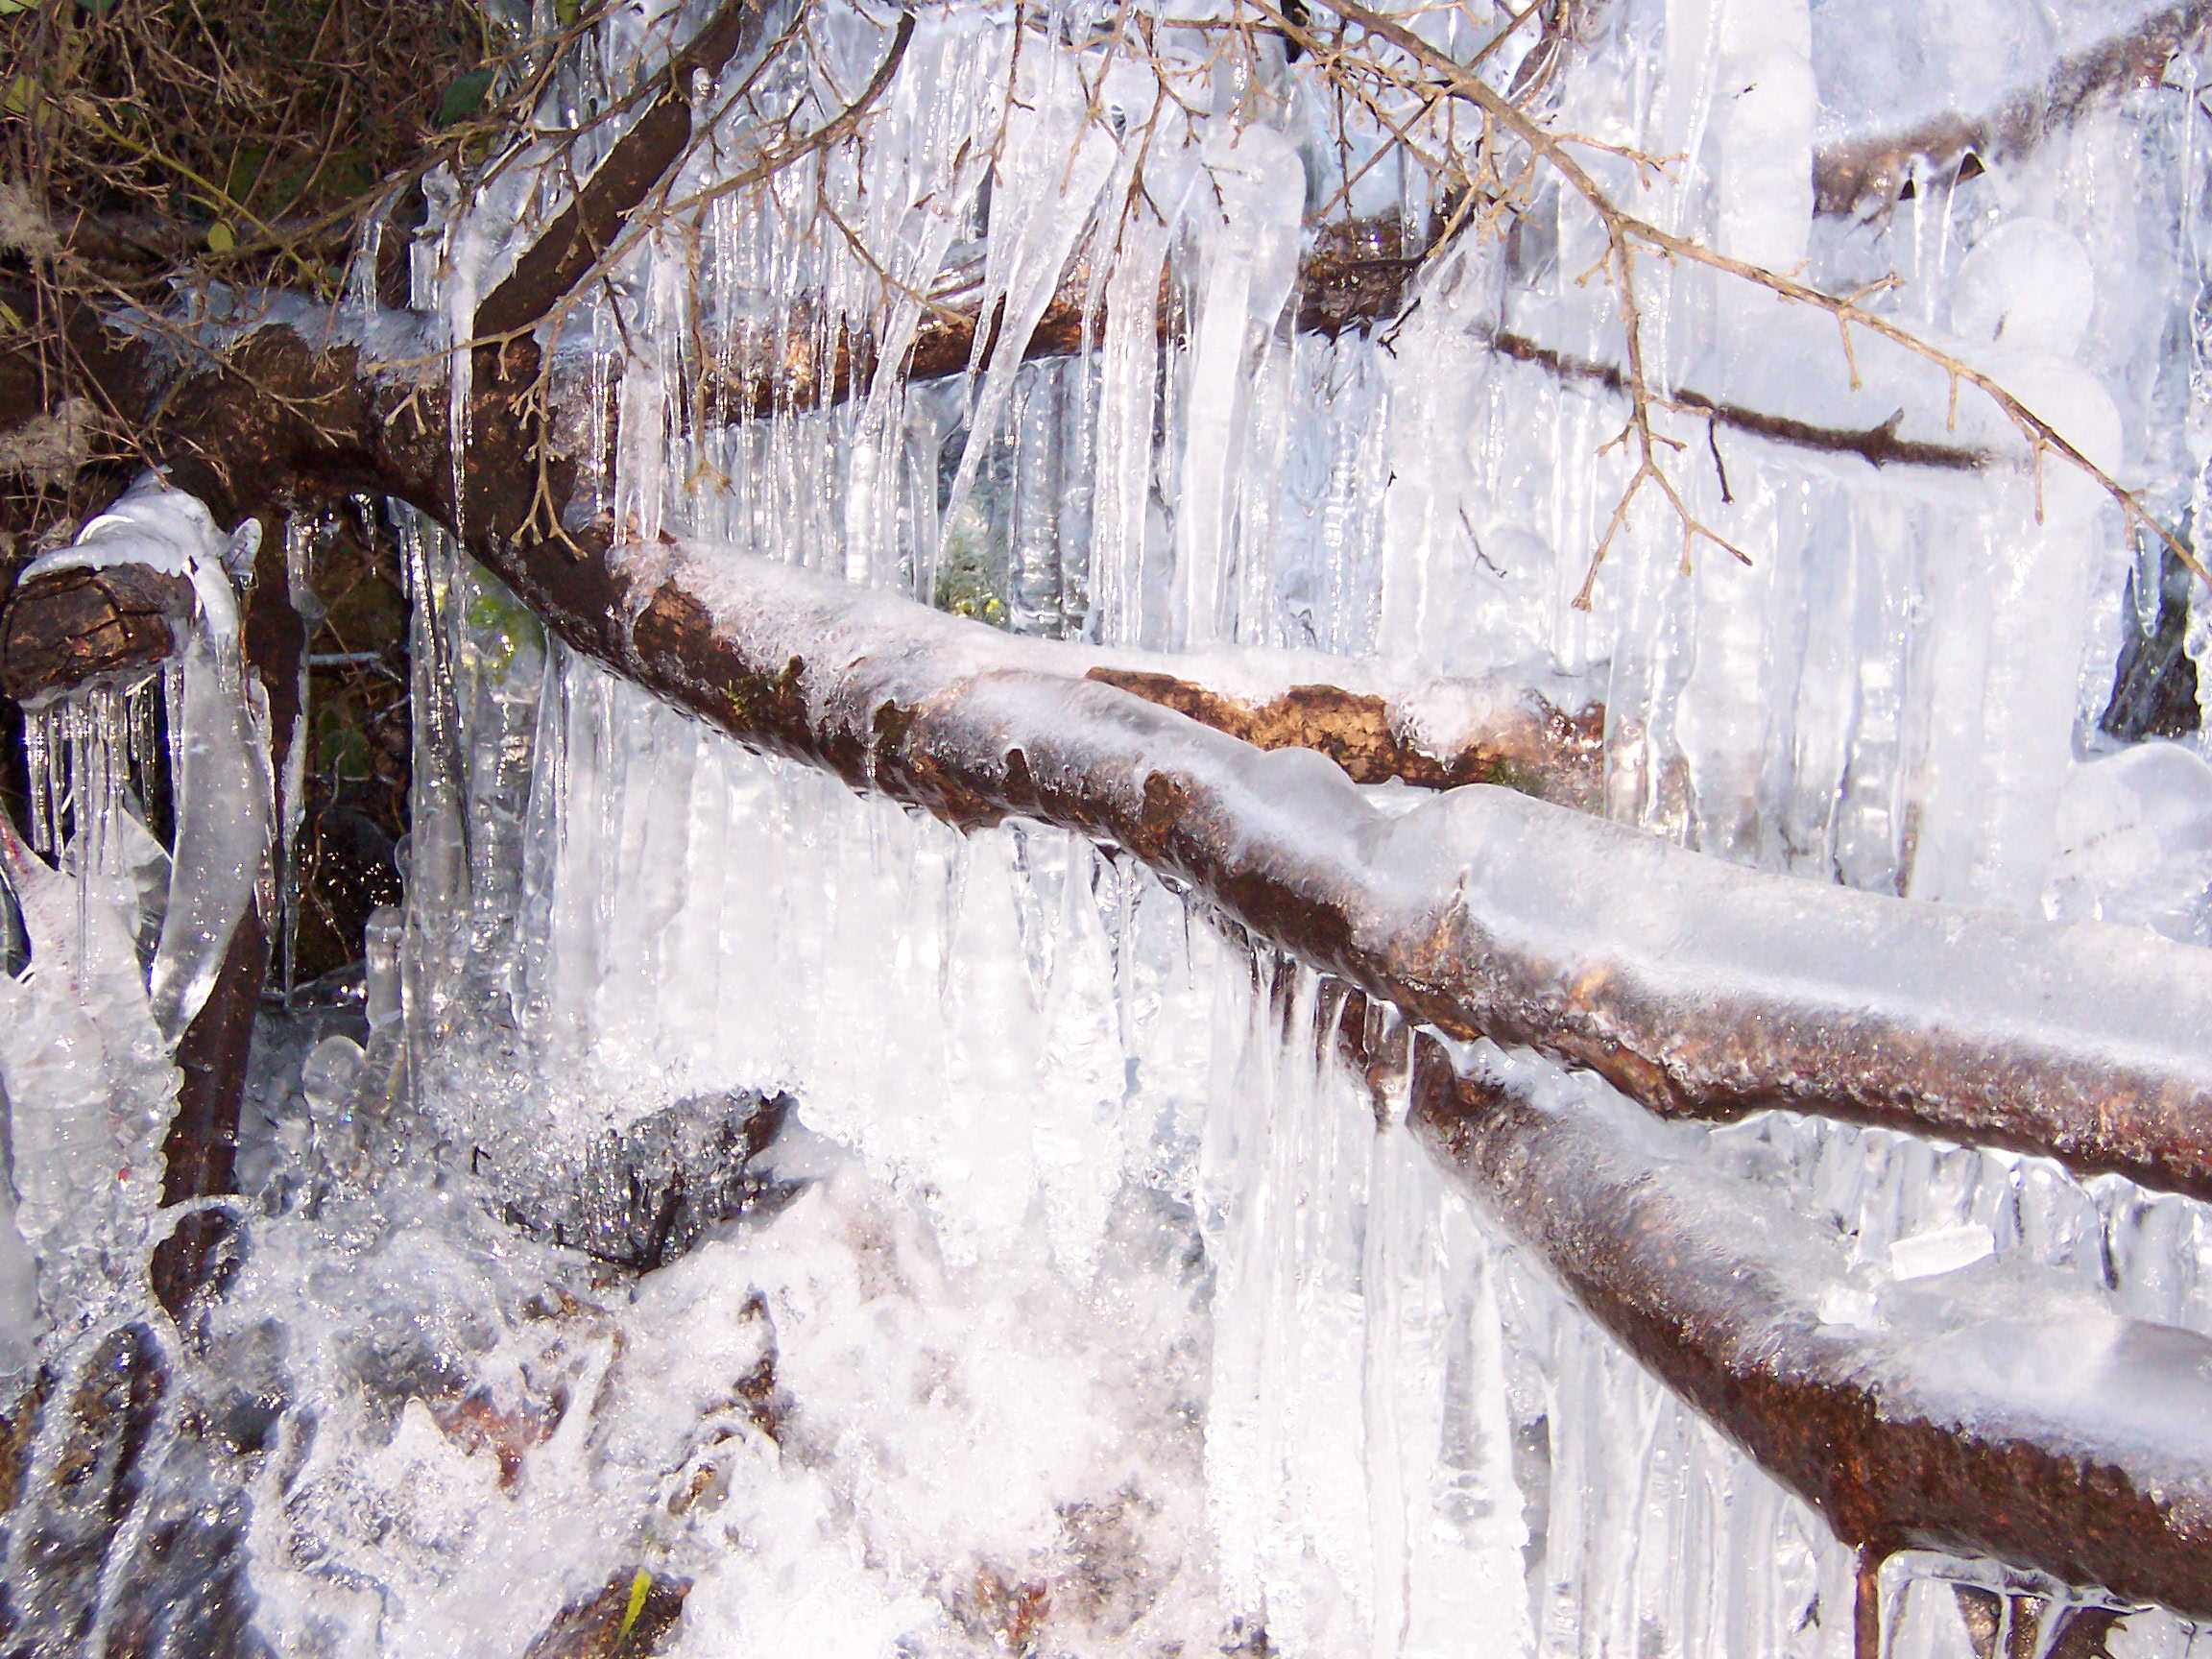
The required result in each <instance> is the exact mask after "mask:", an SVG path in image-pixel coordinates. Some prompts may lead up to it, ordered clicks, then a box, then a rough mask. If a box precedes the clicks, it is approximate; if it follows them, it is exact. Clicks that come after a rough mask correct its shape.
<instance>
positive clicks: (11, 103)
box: [0, 75, 38, 115]
mask: <svg viewBox="0 0 2212 1659" xmlns="http://www.w3.org/2000/svg"><path fill="white" fill-rule="evenodd" d="M37 97H38V88H37V85H36V84H35V83H34V82H33V81H32V79H31V77H30V76H28V75H18V76H16V77H15V79H14V80H12V81H11V82H9V83H8V95H7V97H6V98H0V104H5V105H6V106H7V109H8V113H9V114H11V115H28V114H30V113H31V106H32V105H33V104H34V103H35V102H36V100H37Z"/></svg>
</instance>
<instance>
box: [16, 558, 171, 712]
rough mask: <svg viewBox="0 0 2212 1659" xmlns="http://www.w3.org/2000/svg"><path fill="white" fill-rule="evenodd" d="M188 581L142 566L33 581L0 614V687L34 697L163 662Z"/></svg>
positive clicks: (25, 698) (19, 697)
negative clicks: (24, 599) (23, 597)
mask: <svg viewBox="0 0 2212 1659" xmlns="http://www.w3.org/2000/svg"><path fill="white" fill-rule="evenodd" d="M192 605H193V598H192V584H191V582H190V581H189V580H187V579H186V578H184V577H181V576H170V575H165V574H163V573H162V572H160V571H156V570H150V569H148V568H147V567H146V566H144V565H108V567H107V568H105V569H98V570H84V569H79V570H63V571H60V572H59V573H57V574H55V575H52V576H46V577H42V578H40V579H39V581H38V582H37V583H36V586H35V589H34V590H33V591H32V592H31V594H30V595H29V601H28V603H26V604H22V605H11V606H10V607H9V608H8V610H7V612H6V613H5V615H4V616H0V693H4V694H6V695H7V696H9V697H12V698H13V699H14V700H15V701H16V702H18V703H26V704H28V703H36V702H38V701H39V700H41V699H42V698H44V697H48V696H51V695H53V694H55V693H57V692H61V691H67V690H69V689H72V688H74V687H76V686H79V685H86V684H88V683H90V682H92V681H94V680H99V679H102V678H105V677H107V676H109V675H124V676H130V675H135V674H139V673H143V672H145V671H146V670H148V669H150V668H153V667H156V666H157V665H159V664H160V663H161V662H163V661H166V660H167V659H168V658H169V656H170V655H171V653H172V652H174V651H175V650H176V649H177V646H178V643H179V638H180V635H179V630H180V628H181V627H182V626H183V625H184V624H186V623H188V622H189V621H190V619H191V616H192Z"/></svg>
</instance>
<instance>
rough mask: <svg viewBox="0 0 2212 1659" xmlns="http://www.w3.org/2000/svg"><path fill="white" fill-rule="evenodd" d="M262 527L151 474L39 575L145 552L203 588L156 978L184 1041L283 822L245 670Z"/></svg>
mask: <svg viewBox="0 0 2212 1659" xmlns="http://www.w3.org/2000/svg"><path fill="white" fill-rule="evenodd" d="M260 539H261V527H260V524H259V522H258V521H257V520H254V519H248V520H247V521H246V522H245V523H244V524H242V525H241V526H240V527H239V529H238V530H237V532H236V533H235V534H233V535H231V536H229V537H225V536H223V535H222V534H221V533H220V532H219V531H218V530H217V529H216V527H215V521H214V518H213V517H212V516H211V515H210V514H209V513H208V511H207V508H206V505H205V503H204V502H203V501H201V500H200V498H199V497H198V496H196V495H192V494H189V493H186V492H184V491H181V490H174V489H171V488H170V487H169V486H168V485H167V484H166V483H164V482H163V481H162V480H161V479H160V478H159V477H158V476H156V475H155V474H151V473H149V474H146V475H144V476H142V477H141V478H139V480H138V481H137V482H136V483H134V484H133V485H132V487H131V488H130V489H129V490H128V491H126V492H125V493H124V494H123V495H122V496H121V497H120V498H119V499H118V500H117V501H116V503H115V505H114V506H113V507H111V508H109V509H108V511H107V512H106V513H103V514H101V515H99V516H98V517H95V518H94V519H92V520H91V522H89V523H88V524H86V525H85V526H84V529H83V531H81V532H80V533H79V535H78V537H77V539H76V541H74V542H72V543H71V544H70V545H69V546H67V547H64V548H61V549H59V550H57V551H55V552H53V553H48V554H45V555H43V556H41V557H40V558H39V559H37V560H36V561H34V562H33V563H32V565H30V566H29V567H28V569H27V570H26V572H25V576H26V578H27V579H28V578H29V577H33V576H37V575H42V574H50V573H52V572H54V571H59V570H69V569H79V568H97V567H99V566H100V565H114V564H134V565H146V566H148V567H149V568H151V569H156V570H161V571H165V572H167V573H169V574H172V575H178V576H182V577H185V578H186V579H187V580H189V581H190V582H191V584H192V589H193V592H194V593H195V595H196V596H197V598H198V606H197V610H196V612H195V614H194V618H193V622H192V626H191V630H190V632H189V634H188V636H187V637H186V638H185V639H184V640H183V642H182V649H181V650H180V653H179V655H178V657H177V658H176V659H175V660H174V662H173V665H172V667H171V669H170V670H169V672H170V673H171V674H172V676H174V685H173V689H172V691H171V694H170V700H171V709H170V729H169V742H170V757H169V760H170V765H169V773H170V778H171V781H172V784H173V786H174V788H175V791H176V800H177V803H178V807H177V811H178V823H177V842H176V852H175V855H174V857H173V859H172V862H171V865H170V871H169V897H168V901H167V903H166V906H165V907H164V913H163V923H162V927H161V932H160V944H159V947H158V949H157V950H156V952H155V956H154V963H153V968H152V973H151V979H150V991H151V996H152V998H153V1008H154V1018H155V1022H156V1025H157V1026H158V1027H159V1028H160V1031H161V1033H162V1036H163V1039H164V1040H165V1041H166V1042H168V1043H169V1044H171V1045H174V1044H175V1043H176V1041H177V1039H178V1038H179V1037H180V1036H181V1035H182V1034H183V1031H184V1028H185V1026H187V1025H189V1024H190V1023H191V1022H192V1017H193V1015H195V1014H197V1013H198V1012H199V1011H200V1008H201V1005H202V1004H203V1003H204V1002H205V1001H206V999H207V993H208V991H209V989H210V988H211V987H212V985H213V984H214V980H215V973H216V970H217V969H218V968H219V967H220V966H221V965H222V961H223V953H224V951H225V950H227V949H228V945H229V942H230V934H231V930H232V929H233V928H234V927H235V926H237V923H238V919H239V917H241V916H243V915H244V914H245V913H246V907H247V906H248V905H249V904H250V903H252V900H253V894H254V889H255V886H256V884H257V883H258V882H259V880H260V879H261V876H262V869H263V861H264V859H265V857H266V855H267V850H268V847H269V837H270V833H271V825H270V821H269V819H270V813H271V810H272V805H271V801H272V796H271V789H272V780H271V779H270V777H269V760H268V756H269V741H268V711H267V702H266V698H265V697H264V695H263V693H262V690H261V687H260V685H259V684H258V682H256V681H255V680H254V679H253V678H252V676H251V675H249V674H247V673H246V672H245V667H244V661H243V657H242V655H241V649H240V641H239V635H238V603H237V595H236V592H235V589H234V588H233V586H232V584H233V582H234V581H236V580H238V579H239V578H241V577H243V576H244V575H245V574H246V573H247V572H248V571H250V570H251V569H252V560H253V551H254V549H255V548H256V547H257V546H258V545H259V544H260Z"/></svg>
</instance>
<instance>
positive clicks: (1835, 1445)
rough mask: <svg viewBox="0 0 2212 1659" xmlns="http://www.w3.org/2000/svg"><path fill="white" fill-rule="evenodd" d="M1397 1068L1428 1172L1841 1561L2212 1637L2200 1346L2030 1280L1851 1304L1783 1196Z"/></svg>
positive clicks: (1500, 1071)
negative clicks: (1440, 1175)
mask: <svg viewBox="0 0 2212 1659" xmlns="http://www.w3.org/2000/svg"><path fill="white" fill-rule="evenodd" d="M1415 1050H1416V1051H1415V1054H1414V1058H1413V1084H1412V1102H1413V1109H1412V1116H1411V1118H1410V1122H1411V1125H1412V1128H1413V1129H1414V1131H1415V1133H1416V1134H1417V1135H1419V1136H1420V1138H1421V1139H1422V1140H1423V1141H1424V1142H1427V1143H1428V1145H1429V1147H1430V1149H1431V1152H1433V1153H1434V1154H1435V1156H1436V1158H1437V1160H1438V1162H1439V1163H1440V1164H1441V1165H1442V1166H1443V1167H1444V1168H1445V1169H1446V1171H1447V1172H1448V1173H1450V1174H1452V1175H1454V1176H1455V1177H1456V1178H1457V1179H1458V1180H1459V1181H1460V1182H1461V1184H1463V1185H1464V1186H1466V1187H1467V1188H1469V1189H1470V1190H1472V1192H1473V1194H1474V1196H1475V1197H1476V1198H1477V1200H1478V1201H1479V1203H1481V1205H1482V1206H1483V1208H1484V1209H1486V1210H1487V1211H1489V1212H1490V1213H1491V1214H1493V1215H1494V1216H1496V1217H1497V1218H1498V1219H1499V1220H1500V1221H1501V1222H1502V1223H1503V1225H1504V1226H1505V1227H1506V1229H1507V1230H1508V1231H1509V1232H1511V1233H1512V1234H1513V1235H1514V1236H1515V1237H1516V1238H1519V1239H1520V1240H1521V1241H1522V1242H1523V1243H1525V1244H1526V1245H1527V1246H1528V1247H1529V1248H1530V1249H1531V1250H1532V1251H1534V1252H1535V1254H1536V1255H1537V1256H1539V1257H1540V1258H1541V1259H1542V1260H1543V1261H1544V1262H1545V1263H1546V1264H1547V1265H1548V1266H1549V1267H1550V1268H1551V1272H1552V1273H1553V1274H1554V1275H1555V1276H1556V1277H1557V1278H1558V1279H1559V1280H1560V1282H1561V1283H1562V1284H1564V1285H1565V1286H1566V1287H1567V1289H1568V1291H1569V1292H1570V1294H1572V1295H1573V1296H1574V1298H1575V1301H1576V1302H1578V1303H1580V1304H1581V1306H1582V1307H1583V1308H1584V1309H1585V1310H1587V1311H1588V1312H1589V1313H1590V1314H1591V1316H1592V1317H1593V1318H1595V1319H1596V1320H1597V1321H1598V1323H1599V1325H1601V1326H1603V1327H1604V1328H1605V1329H1606V1330H1607V1331H1608V1332H1610V1333H1611V1334H1613V1335H1614V1336H1615V1337H1616V1338H1617V1339H1619V1340H1620V1341H1621V1342H1622V1343H1623V1345H1624V1346H1625V1347H1627V1349H1628V1350H1629V1351H1630V1352H1631V1353H1633V1354H1634V1355H1635V1356H1636V1357H1637V1358H1639V1359H1641V1360H1642V1361H1643V1362H1644V1363H1645V1364H1646V1365H1647V1366H1648V1367H1649V1368H1650V1369H1651V1370H1652V1371H1653V1372H1654V1373H1655V1374H1656V1375H1657V1376H1658V1377H1659V1378H1660V1380H1661V1381H1662V1382H1664V1383H1666V1384H1667V1385H1668V1386H1669V1387H1670V1388H1671V1389H1672V1390H1673V1391H1674V1392H1675V1393H1676V1394H1678V1395H1679V1396H1681V1398H1682V1399H1683V1400H1685V1401H1686V1402H1687V1403H1688V1404H1689V1405H1691V1406H1692V1407H1694V1408H1695V1409H1696V1410H1697V1411H1698V1412H1699V1413H1700V1414H1701V1415H1703V1416H1704V1417H1705V1418H1707V1419H1708V1420H1709V1421H1711V1422H1712V1423H1714V1424H1715V1425H1716V1426H1717V1427H1719V1429H1720V1430H1721V1431H1723V1432H1724V1433H1726V1434H1727V1435H1728V1437H1729V1438H1730V1439H1732V1440H1734V1441H1735V1442H1736V1443H1737V1444H1738V1445H1739V1446H1741V1447H1742V1448H1743V1450H1744V1451H1745V1452H1746V1453H1748V1454H1749V1455H1751V1457H1752V1458H1753V1459H1754V1460H1755V1461H1757V1462H1758V1464H1759V1465H1760V1467H1761V1468H1763V1469H1765V1470H1767V1472H1768V1473H1769V1474H1771V1475H1773V1476H1774V1477H1775V1478H1776V1479H1779V1480H1781V1481H1782V1482H1783V1483H1784V1484H1785V1485H1787V1486H1788V1487H1790V1488H1791V1490H1792V1491H1794V1492H1796V1493H1797V1494H1798V1495H1799V1496H1800V1497H1802V1498H1804V1499H1805V1500H1806V1501H1807V1502H1809V1503H1812V1504H1813V1506H1814V1507H1815V1508H1816V1509H1818V1510H1819V1511H1820V1513H1821V1514H1822V1515H1823V1516H1824V1517H1826V1519H1827V1521H1828V1523H1829V1525H1830V1526H1831V1527H1834V1528H1835V1530H1836V1534H1837V1536H1838V1537H1839V1538H1840V1539H1842V1540H1843V1541H1844V1542H1845V1543H1846V1544H1850V1545H1853V1546H1855V1547H1858V1548H1859V1549H1861V1550H1863V1551H1865V1552H1866V1553H1867V1555H1868V1556H1869V1558H1879V1557H1880V1556H1882V1555H1886V1554H1888V1553H1890V1552H1893V1551H1898V1550H1904V1549H1929V1550H1940V1551H1949V1552H1952V1553H1956V1554H1963V1555H1987V1556H1994V1557H1996V1558H1997V1559H1999V1560H2003V1561H2008V1562H2010V1563H2013V1564H2014V1565H2016V1566H2021V1567H2027V1568H2031V1569H2033V1570H2035V1571H2038V1572H2043V1573H2048V1574H2050V1575H2053V1576H2055V1577H2056V1578H2058V1579H2060V1580H2062V1581H2064V1582H2065V1583H2068V1584H2077V1585H2092V1584H2093V1585H2100V1586H2102V1587H2103V1588H2104V1589H2105V1590H2108V1591H2110V1592H2112V1593H2113V1594H2114V1595H2116V1596H2118V1597H2120V1598H2122V1599H2140V1600H2147V1601H2158V1602H2163V1603H2164V1604H2165V1605H2167V1606H2169V1607H2171V1608H2173V1609H2175V1610H2176V1612H2179V1613H2182V1614H2184V1615H2193V1616H2196V1617H2199V1618H2201V1617H2204V1616H2206V1615H2207V1614H2212V1442H2208V1441H2207V1438H2206V1435H2207V1429H2206V1426H2207V1425H2208V1424H2212V1341H2208V1340H2207V1339H2206V1338H2204V1337H2203V1336H2200V1335H2199V1334H2196V1333H2194V1332H2188V1331H2181V1330H2178V1329H2176V1328H2175V1327H2173V1326H2168V1325H2153V1324H2151V1323H2149V1322H2147V1321H2142V1320H2133V1319H2122V1318H2118V1317H2115V1316H2113V1315H2111V1314H2109V1313H2107V1312H2105V1311H2104V1310H2103V1309H2102V1308H2099V1307H2095V1306H2091V1305H2087V1304H2088V1299H2087V1298H2086V1297H2083V1298H2080V1299H2079V1300H2077V1301H2075V1302H2073V1303H2071V1304H2067V1305H2059V1306H2053V1305H2052V1296H2053V1289H2052V1286H2051V1285H2050V1284H2049V1282H2048V1280H2047V1279H2042V1278H2033V1279H2031V1278H2021V1279H2018V1280H2005V1279H2002V1278H1993V1279H1991V1280H1985V1281H1984V1282H1983V1283H1982V1284H1981V1285H1979V1286H1974V1285H1972V1284H1970V1283H1961V1282H1956V1281H1955V1282H1954V1283H1952V1284H1949V1285H1945V1286H1941V1287H1935V1286H1931V1287H1928V1288H1925V1289H1922V1288H1920V1287H1918V1286H1913V1285H1911V1284H1910V1283H1906V1284H1889V1285H1887V1286H1883V1285H1881V1284H1880V1282H1879V1281H1878V1280H1877V1281H1875V1282H1874V1283H1875V1288H1874V1289H1873V1290H1871V1291H1870V1290H1869V1289H1868V1281H1867V1279H1866V1277H1865V1276H1864V1275H1863V1274H1854V1273H1853V1272H1852V1271H1851V1269H1850V1266H1849V1248H1848V1244H1847V1242H1846V1240H1845V1239H1844V1238H1841V1237H1840V1236H1839V1235H1838V1234H1836V1233H1835V1232H1834V1231H1832V1230H1831V1229H1828V1228H1826V1227H1824V1226H1823V1225H1822V1224H1821V1223H1820V1222H1819V1221H1818V1220H1817V1219H1815V1217H1814V1216H1812V1215H1810V1214H1806V1213H1805V1212H1804V1211H1803V1209H1802V1208H1801V1207H1800V1200H1799V1198H1798V1196H1797V1194H1795V1193H1793V1192H1791V1191H1790V1190H1787V1189H1783V1188H1778V1187H1771V1186H1764V1185H1760V1184H1757V1183H1754V1182H1750V1181H1746V1180H1743V1179H1741V1178H1737V1177H1731V1176H1728V1175H1724V1174H1721V1173H1719V1172H1718V1171H1715V1170H1713V1169H1710V1168H1706V1167H1702V1166H1700V1164H1699V1161H1698V1160H1697V1159H1696V1157H1695V1154H1694V1153H1693V1152H1692V1151H1691V1150H1690V1149H1689V1148H1687V1147H1685V1146H1683V1145H1682V1144H1680V1143H1678V1142H1675V1141H1674V1140H1673V1138H1672V1137H1670V1136H1667V1135H1665V1134H1663V1133H1661V1132H1658V1126H1656V1125H1652V1124H1650V1123H1648V1122H1642V1123H1640V1122H1638V1121H1637V1120H1636V1118H1635V1115H1634V1114H1632V1113H1629V1112H1626V1111H1623V1110H1621V1109H1620V1103H1619V1102H1618V1100H1615V1099H1608V1098H1607V1097H1606V1092H1605V1091H1603V1090H1602V1089H1600V1088H1576V1087H1575V1085H1574V1083H1573V1082H1572V1080H1570V1079H1566V1078H1563V1077H1560V1076H1559V1075H1558V1074H1557V1073H1556V1072H1553V1073H1551V1081H1549V1082H1548V1081H1547V1080H1546V1079H1545V1077H1544V1072H1545V1071H1546V1070H1548V1069H1546V1068H1543V1067H1541V1065H1540V1064H1539V1063H1536V1062H1531V1061H1515V1060H1513V1059H1512V1058H1510V1057H1508V1056H1504V1055H1498V1054H1495V1053H1492V1054H1491V1055H1490V1056H1489V1057H1488V1058H1487V1059H1480V1058H1479V1059H1478V1060H1477V1061H1476V1063H1475V1064H1474V1067H1473V1069H1472V1070H1470V1071H1468V1072H1467V1073H1465V1074H1462V1073H1460V1072H1459V1071H1457V1070H1455V1067H1454V1065H1453V1063H1452V1061H1451V1059H1450V1057H1449V1056H1448V1055H1447V1054H1446V1053H1445V1051H1444V1049H1443V1048H1442V1046H1440V1045H1439V1044H1437V1043H1436V1042H1435V1041H1434V1040H1432V1039H1431V1038H1427V1037H1421V1038H1418V1039H1416V1043H1415ZM1959 1278H1960V1279H1963V1278H1965V1276H1959ZM2031 1286H2032V1289H2033V1291H2034V1293H2035V1296H2036V1299H2035V1300H2034V1301H2032V1302H2028V1301H2027V1298H2026V1296H2025V1295H2023V1294H2022V1292H2026V1291H2028V1290H2030V1288H2031ZM1977 1289H1979V1291H1980V1292H1981V1293H1980V1295H1979V1296H1977V1295H1976V1294H1975V1291H1976V1290H1977ZM2024 1303H2025V1304H2026V1305H2023V1304H2024ZM1854 1309H1858V1310H1861V1311H1859V1312H1858V1313H1856V1314H1855V1313H1853V1312H1852V1311H1851V1310H1854Z"/></svg>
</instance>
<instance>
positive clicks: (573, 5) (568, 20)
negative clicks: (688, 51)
mask: <svg viewBox="0 0 2212 1659" xmlns="http://www.w3.org/2000/svg"><path fill="white" fill-rule="evenodd" d="M28 3H29V0H0V10H5V9H6V8H7V7H9V6H11V5H17V6H20V5H26V4H28ZM583 15H584V0H553V17H554V20H555V21H556V22H558V23H559V24H560V25H561V27H562V28H564V29H573V28H575V27H576V19H577V18H579V17H581V16H583Z"/></svg>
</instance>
